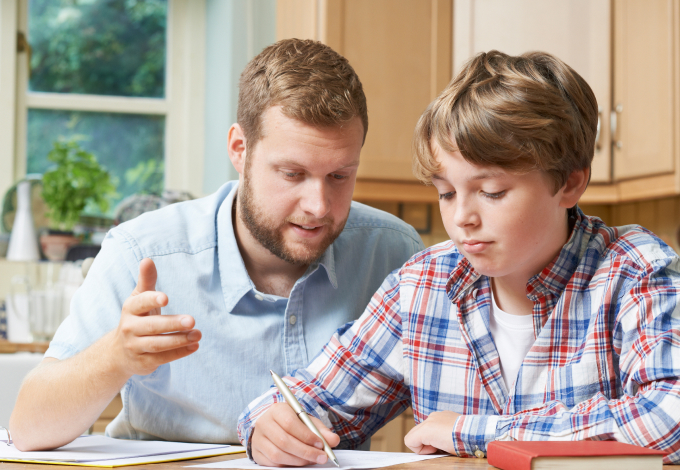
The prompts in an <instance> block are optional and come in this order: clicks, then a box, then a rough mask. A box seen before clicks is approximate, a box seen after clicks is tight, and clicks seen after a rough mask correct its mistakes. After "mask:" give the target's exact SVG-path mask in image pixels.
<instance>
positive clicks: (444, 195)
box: [439, 191, 456, 201]
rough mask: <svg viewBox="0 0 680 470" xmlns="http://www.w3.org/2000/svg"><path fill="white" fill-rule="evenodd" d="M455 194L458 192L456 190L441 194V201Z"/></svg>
mask: <svg viewBox="0 0 680 470" xmlns="http://www.w3.org/2000/svg"><path fill="white" fill-rule="evenodd" d="M455 194H456V192H455V191H449V192H448V193H444V194H440V195H439V200H440V201H441V200H442V199H444V200H448V199H451V198H452V197H453V196H454V195H455Z"/></svg>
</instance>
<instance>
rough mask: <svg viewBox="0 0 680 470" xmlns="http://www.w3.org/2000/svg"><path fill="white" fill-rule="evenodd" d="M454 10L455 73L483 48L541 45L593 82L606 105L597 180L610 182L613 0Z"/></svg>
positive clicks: (476, 0) (492, 3)
mask: <svg viewBox="0 0 680 470" xmlns="http://www.w3.org/2000/svg"><path fill="white" fill-rule="evenodd" d="M454 10H455V11H454V42H453V43H454V59H453V60H454V73H455V72H457V71H459V70H460V69H461V67H462V66H463V64H464V63H465V62H466V61H467V60H468V59H469V58H470V57H472V56H474V55H475V54H477V53H479V52H485V51H489V50H491V49H496V50H499V51H501V52H505V53H506V54H511V55H520V54H523V53H524V52H528V51H536V50H540V51H545V52H549V53H551V54H554V55H555V56H557V57H559V58H560V59H562V60H563V61H565V62H566V63H567V64H569V65H570V66H571V67H572V68H573V69H574V70H576V71H577V72H578V73H579V74H580V75H581V76H582V77H583V78H584V79H585V80H586V81H587V82H588V84H589V85H590V86H591V87H592V89H593V92H594V93H595V96H596V98H597V102H598V105H599V107H600V108H601V110H603V111H602V112H601V115H602V116H603V117H602V118H601V124H602V125H601V126H600V129H601V134H600V136H599V144H598V145H596V149H595V158H594V160H593V165H592V177H591V181H592V182H608V181H610V180H611V153H610V146H609V144H608V142H609V122H608V121H609V119H608V117H609V109H610V99H611V98H610V96H611V71H610V70H611V53H610V50H611V39H610V38H611V33H610V31H611V29H610V24H611V6H610V1H609V0H570V1H564V0H513V1H511V2H504V1H497V0H456V2H455V6H454Z"/></svg>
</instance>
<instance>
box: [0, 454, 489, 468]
mask: <svg viewBox="0 0 680 470" xmlns="http://www.w3.org/2000/svg"><path fill="white" fill-rule="evenodd" d="M245 456H246V454H243V453H242V454H231V455H220V456H217V457H208V458H205V459H195V460H180V461H177V462H168V463H154V464H145V465H135V466H130V467H115V468H119V469H120V468H125V469H129V470H142V469H148V470H185V469H184V467H186V466H189V465H200V464H203V463H210V462H220V461H223V460H232V459H242V458H244V457H245ZM78 468H85V467H73V466H69V465H46V464H39V463H15V462H0V470H52V469H54V470H56V469H62V470H76V469H78ZM89 468H91V469H92V468H95V467H89ZM384 468H389V469H390V470H405V469H409V470H410V469H413V470H487V469H496V467H492V466H491V465H489V464H487V463H486V459H461V458H458V457H442V458H439V459H431V460H423V461H421V462H415V463H409V464H402V465H394V466H392V467H384ZM114 470H115V469H114ZM195 470H199V469H195Z"/></svg>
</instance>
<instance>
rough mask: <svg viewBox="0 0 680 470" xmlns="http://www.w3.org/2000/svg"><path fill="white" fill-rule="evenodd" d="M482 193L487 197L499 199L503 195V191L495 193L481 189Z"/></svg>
mask: <svg viewBox="0 0 680 470" xmlns="http://www.w3.org/2000/svg"><path fill="white" fill-rule="evenodd" d="M482 194H483V195H484V197H487V198H489V199H499V198H501V197H503V196H504V195H505V191H499V192H497V193H485V192H484V191H482Z"/></svg>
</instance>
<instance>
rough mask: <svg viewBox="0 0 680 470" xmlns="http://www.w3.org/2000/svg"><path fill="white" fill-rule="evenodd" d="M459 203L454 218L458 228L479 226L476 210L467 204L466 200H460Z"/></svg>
mask: <svg viewBox="0 0 680 470" xmlns="http://www.w3.org/2000/svg"><path fill="white" fill-rule="evenodd" d="M458 202H459V203H458V204H457V205H456V209H455V213H454V216H453V222H454V223H455V224H456V225H457V226H458V227H466V226H470V225H477V224H479V214H478V213H477V211H476V210H475V208H474V207H473V206H472V205H471V204H469V203H466V202H465V201H464V200H459V201H458Z"/></svg>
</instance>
